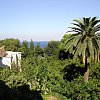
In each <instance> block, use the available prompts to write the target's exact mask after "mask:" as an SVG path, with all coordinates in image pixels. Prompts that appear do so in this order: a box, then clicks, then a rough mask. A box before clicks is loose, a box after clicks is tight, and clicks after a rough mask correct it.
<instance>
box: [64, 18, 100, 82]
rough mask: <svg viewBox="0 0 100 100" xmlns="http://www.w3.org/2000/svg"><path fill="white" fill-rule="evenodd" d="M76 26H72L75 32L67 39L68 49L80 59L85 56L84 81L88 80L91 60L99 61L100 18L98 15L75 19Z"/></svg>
mask: <svg viewBox="0 0 100 100" xmlns="http://www.w3.org/2000/svg"><path fill="white" fill-rule="evenodd" d="M73 21H74V23H72V24H73V25H74V26H73V27H70V28H71V31H68V32H73V34H72V35H71V36H70V37H69V39H67V40H66V44H65V46H66V51H69V52H71V53H72V54H73V55H74V57H73V59H76V60H77V59H78V57H79V56H81V57H82V58H83V63H84V65H85V67H84V68H85V70H84V81H85V82H88V77H89V66H88V64H89V62H91V60H92V61H95V62H96V61H99V54H100V46H99V45H100V35H99V33H100V24H99V22H100V20H98V19H97V17H93V18H91V17H89V18H82V19H76V20H73Z"/></svg>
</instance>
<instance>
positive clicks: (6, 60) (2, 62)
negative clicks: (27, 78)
mask: <svg viewBox="0 0 100 100" xmlns="http://www.w3.org/2000/svg"><path fill="white" fill-rule="evenodd" d="M6 53H7V56H6V57H2V58H1V59H0V66H9V67H10V69H11V65H12V63H14V64H17V65H18V66H21V52H12V51H6Z"/></svg>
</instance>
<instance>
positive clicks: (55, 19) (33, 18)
mask: <svg viewBox="0 0 100 100" xmlns="http://www.w3.org/2000/svg"><path fill="white" fill-rule="evenodd" d="M94 16H97V17H98V18H100V0H0V39H4V38H18V39H20V40H30V39H33V40H34V41H40V40H60V39H61V38H62V37H63V35H64V34H65V33H66V31H67V30H68V27H69V26H71V24H70V23H72V20H73V19H76V18H81V17H94Z"/></svg>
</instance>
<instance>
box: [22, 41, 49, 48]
mask: <svg viewBox="0 0 100 100" xmlns="http://www.w3.org/2000/svg"><path fill="white" fill-rule="evenodd" d="M33 42H34V46H37V45H38V44H39V45H40V47H41V48H44V47H46V46H47V45H48V41H33ZM20 43H21V45H22V44H23V42H20ZM28 47H30V42H28Z"/></svg>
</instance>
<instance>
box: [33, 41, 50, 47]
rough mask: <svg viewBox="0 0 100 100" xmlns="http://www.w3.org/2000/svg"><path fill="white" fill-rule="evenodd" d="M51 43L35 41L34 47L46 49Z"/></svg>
mask: <svg viewBox="0 0 100 100" xmlns="http://www.w3.org/2000/svg"><path fill="white" fill-rule="evenodd" d="M48 42H49V41H34V46H37V45H38V44H39V45H40V47H41V48H44V47H46V46H47V45H48Z"/></svg>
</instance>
